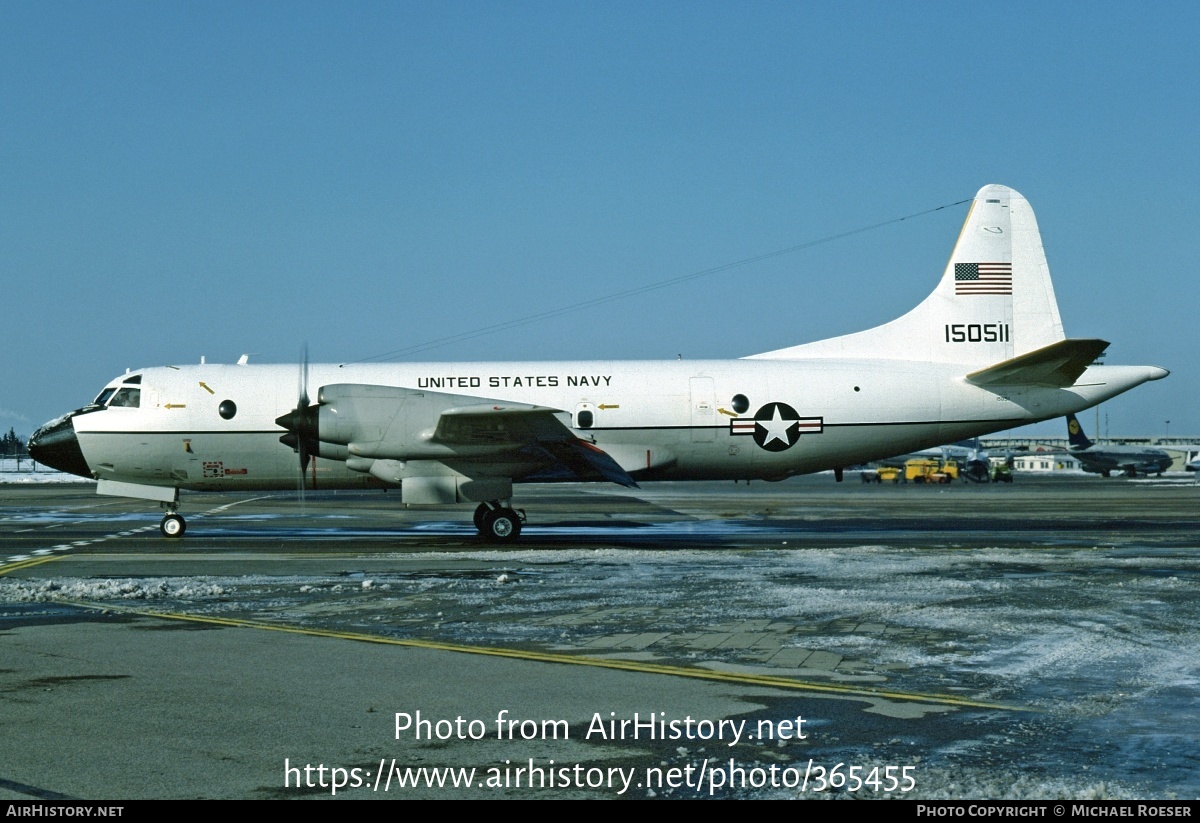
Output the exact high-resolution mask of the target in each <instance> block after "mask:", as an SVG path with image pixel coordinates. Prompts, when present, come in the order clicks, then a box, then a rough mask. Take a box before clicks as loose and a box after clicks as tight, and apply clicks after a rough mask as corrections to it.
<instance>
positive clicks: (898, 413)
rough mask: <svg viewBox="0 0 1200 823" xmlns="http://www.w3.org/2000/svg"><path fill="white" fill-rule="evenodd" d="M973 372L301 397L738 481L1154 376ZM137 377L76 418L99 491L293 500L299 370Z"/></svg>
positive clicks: (610, 377)
mask: <svg viewBox="0 0 1200 823" xmlns="http://www.w3.org/2000/svg"><path fill="white" fill-rule="evenodd" d="M972 368H973V367H972V366H969V365H962V364H955V363H930V362H915V361H904V360H867V359H845V360H843V359H837V360H834V359H819V358H816V359H811V360H752V359H743V360H714V361H686V360H679V361H583V362H557V361H548V362H531V363H489V362H476V363H423V364H352V365H328V364H326V365H317V364H314V365H312V366H309V367H308V377H307V384H308V393H309V394H311V395H312V398H313V402H315V401H316V398H317V394H318V392H319V389H320V387H321V386H325V385H331V384H368V385H379V386H390V387H402V388H406V389H411V390H415V391H421V390H427V391H430V392H441V393H447V394H456V395H464V396H471V397H474V398H485V399H487V400H489V401H490V400H495V401H504V402H510V403H524V404H532V405H537V406H544V407H548V408H551V409H554V410H556V411H557V412H558V414H557V416H558V417H559V419H560V420H561V421H562V422H563V423H564V424H565V425H566V426H568V427H569V428H570V429H571V430H572V433H573V434H575V435H576V436H577V437H579V438H581V439H583V440H585V441H588V442H591V443H594V444H596V445H597V446H598V447H599V448H600V449H602V450H603V451H604V452H606V453H607V454H609V455H610V456H611V457H612V458H613V459H614V460H615V461H616V462H617V463H618V464H619V465H620V466H621V468H623V469H624V470H625V471H627V472H629V474H630V475H632V476H633V477H634V478H636V479H638V480H644V479H651V480H653V479H663V480H670V479H685V480H686V479H693V480H699V479H735V480H740V479H753V478H763V479H780V478H784V477H788V476H791V475H796V474H804V473H809V472H815V471H821V470H826V469H832V468H839V467H842V466H847V465H852V464H855V463H860V462H864V461H868V460H873V459H878V458H883V457H887V456H890V455H894V454H898V453H903V452H909V451H913V450H916V449H921V448H926V447H929V446H935V445H938V444H941V443H946V442H949V441H954V440H961V439H963V438H968V437H974V436H978V435H983V434H987V433H990V432H994V431H999V430H1002V429H1006V428H1010V427H1013V426H1018V425H1023V424H1025V423H1031V422H1035V421H1039V420H1045V419H1048V418H1053V417H1057V416H1061V415H1064V414H1066V413H1068V412H1074V411H1080V410H1082V409H1085V408H1088V407H1090V406H1092V405H1094V404H1096V403H1098V402H1101V401H1103V400H1106V399H1108V398H1109V397H1112V396H1114V395H1116V394H1119V393H1121V392H1123V391H1125V390H1127V389H1129V388H1131V387H1132V386H1134V385H1137V384H1138V383H1141V382H1143V381H1144V380H1146V379H1151V378H1150V377H1148V376H1147V373H1146V370H1145V369H1144V368H1140V367H1121V366H1092V367H1090V368H1088V369H1087V371H1086V372H1085V373H1084V374H1083V375H1082V376H1081V377H1080V378H1079V380H1078V381H1077V382H1076V384H1075V385H1074V386H1072V387H1070V388H1039V387H1029V386H1024V387H1019V388H1012V389H998V388H995V387H992V388H981V387H979V386H976V385H972V384H971V383H968V382H967V381H966V380H965V379H964V375H965V374H966V373H968V372H969V371H970V370H971V369H972ZM133 374H140V375H141V382H140V384H139V388H140V399H139V402H138V405H137V407H126V406H110V407H107V408H101V409H100V410H98V411H93V412H88V413H84V414H78V415H76V416H75V417H74V429H75V432H76V434H77V437H78V441H79V448H80V450H81V451H82V453H83V457H84V458H85V459H86V461H87V465H88V466H89V467H90V469H91V471H92V473H93V474H94V475H95V476H96V477H97V478H99V479H101V480H111V481H118V482H124V483H131V484H141V485H148V486H161V487H175V488H183V489H210V490H237V489H244V490H250V489H288V488H295V487H296V484H297V475H298V473H299V468H298V464H297V459H296V453H295V451H294V450H293V449H292V448H291V447H289V446H288V445H285V444H283V443H281V442H280V436H281V435H284V434H286V433H287V432H286V431H285V429H283V428H282V427H281V426H280V425H279V424H277V423H276V422H275V421H276V418H278V417H280V416H281V415H284V414H286V413H288V412H289V411H291V410H292V409H294V408H295V407H296V406H297V398H298V396H299V394H300V388H299V384H300V369H299V368H298V367H297V366H295V365H290V366H289V365H218V364H207V365H204V364H202V365H193V366H179V367H174V366H171V367H160V368H150V369H144V370H142V371H140V372H137V373H133ZM129 377H130V375H122V376H121V377H119V378H117V379H116V380H114V381H112V383H110V386H112V387H117V386H121V385H122V384H123V383H127V382H128V380H129ZM226 401H232V403H233V404H234V405H235V406H236V412H235V413H234V414H232V415H230V416H223V415H222V414H221V411H220V409H221V407H222V403H225V402H226ZM778 404H785V405H778ZM787 407H790V408H787ZM225 409H226V412H228V409H229V405H228V404H227V403H226V406H225ZM764 410H767V411H764ZM792 410H794V413H793V412H792ZM760 412H763V414H767V413H768V412H769V417H770V419H765V420H764V421H763V422H764V425H759V426H756V425H755V424H754V423H752V422H750V421H751V420H752V419H753V418H754V417H755V415H756V413H760ZM760 417H761V415H760ZM796 417H799V418H800V420H799V421H795V418H796ZM589 418H590V420H589ZM739 421H740V422H739ZM793 421H795V422H793ZM436 422H437V420H436V418H432V419H430V420H429V421H428V425H430V426H433V425H434V424H435V423H436ZM321 454H322V457H320V458H318V459H316V460H315V461H313V463H312V465H311V466H310V468H309V469H308V471H307V473H306V477H307V478H308V480H309V481H310V483H314V481H315V483H314V484H315V485H316V486H317V487H318V488H327V489H333V488H364V487H372V486H373V487H379V486H381V485H384V484H383V483H382V482H381V481H380V480H379V479H377V478H376V477H374V476H372V475H371V474H369V473H366V472H364V471H362V470H361V469H360V470H353V469H352V468H350V467H349V466H348V465H347V463H346V462H345V459H344V457H345V456H344V455H340V457H341V458H342V459H329V457H327V456H325V455H326V454H327V452H326V451H325V450H322V452H321ZM334 457H339V455H337V454H334ZM351 462H352V463H353V461H351ZM407 470H408V471H411V473H412V474H413V475H414V476H417V475H422V476H423V475H428V474H431V473H432V474H443V473H453V472H454V471H455V469H454V466H453V461H433V460H413V461H412V465H411V467H410V468H408V469H407ZM513 479H514V480H515V481H517V482H521V481H522V480H523V479H525V478H522V477H514V478H513Z"/></svg>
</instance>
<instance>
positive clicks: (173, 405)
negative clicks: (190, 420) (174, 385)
mask: <svg viewBox="0 0 1200 823" xmlns="http://www.w3.org/2000/svg"><path fill="white" fill-rule="evenodd" d="M163 408H164V409H186V408H187V403H168V404H167V405H165V406H163Z"/></svg>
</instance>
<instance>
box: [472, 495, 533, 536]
mask: <svg viewBox="0 0 1200 823" xmlns="http://www.w3.org/2000/svg"><path fill="white" fill-rule="evenodd" d="M474 521H475V528H477V529H479V534H480V535H482V536H483V539H484V540H487V541H490V542H492V543H509V542H512V541H514V540H516V539H517V537H519V536H520V534H521V524H522V523H524V522H525V512H523V511H517V510H516V509H512V508H509V507H507V506H505V505H504V504H502V503H501V502H500V501H498V500H495V501H492V502H490V503H480V504H479V507H478V508H476V509H475V517H474Z"/></svg>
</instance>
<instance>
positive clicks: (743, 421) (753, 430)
mask: <svg viewBox="0 0 1200 823" xmlns="http://www.w3.org/2000/svg"><path fill="white" fill-rule="evenodd" d="M824 430H825V418H823V417H801V416H800V415H799V414H798V413H797V412H796V410H795V409H793V408H792V407H791V406H789V405H788V404H787V403H768V404H766V405H765V406H763V407H762V408H760V409H759V410H758V411H757V412H755V413H754V417H739V418H736V419H734V420H731V421H729V434H730V435H750V436H752V437H753V438H754V442H755V443H757V444H758V445H759V446H761V447H762V448H764V449H766V450H767V451H771V452H781V451H784V450H785V449H790V448H791V447H792V446H794V445H796V441H798V440H799V439H800V435H802V434H820V433H821V432H822V431H824Z"/></svg>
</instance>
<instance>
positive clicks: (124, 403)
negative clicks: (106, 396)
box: [108, 388, 142, 409]
mask: <svg viewBox="0 0 1200 823" xmlns="http://www.w3.org/2000/svg"><path fill="white" fill-rule="evenodd" d="M141 405H142V390H141V389H129V388H125V389H121V390H120V391H118V392H117V393H116V394H115V395H113V399H112V402H111V403H109V404H108V407H109V408H110V409H113V408H116V407H118V406H121V407H124V408H127V409H136V408H138V407H139V406H141Z"/></svg>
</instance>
